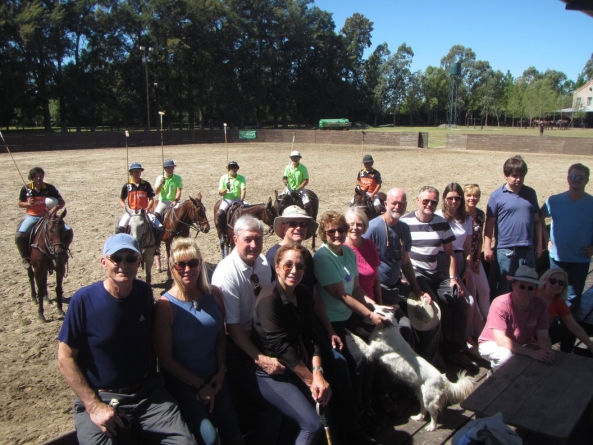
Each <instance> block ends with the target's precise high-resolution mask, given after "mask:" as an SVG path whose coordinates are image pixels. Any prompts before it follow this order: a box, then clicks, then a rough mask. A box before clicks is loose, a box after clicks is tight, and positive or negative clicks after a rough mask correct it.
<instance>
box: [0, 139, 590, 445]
mask: <svg viewBox="0 0 593 445" xmlns="http://www.w3.org/2000/svg"><path fill="white" fill-rule="evenodd" d="M7 142H8V143H9V144H10V141H7ZM228 148H229V159H234V160H236V161H237V162H238V163H239V165H240V166H241V169H240V173H241V174H243V175H245V177H246V179H247V201H248V202H250V203H252V204H255V203H261V202H264V201H266V200H267V199H268V197H270V196H273V193H274V189H277V190H280V189H281V188H282V183H281V177H282V172H283V169H284V166H285V165H286V164H287V162H288V154H289V152H290V149H291V146H290V144H278V145H272V144H233V145H229V146H228ZM294 148H295V149H298V150H300V151H301V153H302V154H303V159H302V162H303V164H305V165H306V166H307V167H308V168H309V173H310V175H311V180H310V186H311V187H310V188H311V189H312V190H314V191H315V192H316V193H317V194H318V195H319V197H320V208H319V211H320V215H321V213H323V212H324V211H326V210H330V209H334V210H342V209H344V208H345V207H346V205H347V203H348V201H349V200H350V198H351V197H352V194H353V188H354V183H355V178H356V173H357V170H358V169H359V168H360V160H361V157H362V156H361V146H347V147H340V148H338V147H336V146H330V145H325V146H324V145H317V146H315V145H308V144H299V143H298V141H297V143H296V144H295V147H294ZM364 152H365V153H367V152H369V153H371V154H372V155H373V157H374V158H375V167H376V168H377V169H378V170H379V171H380V172H381V174H382V177H383V182H384V186H383V189H384V190H387V189H388V188H390V187H392V186H395V185H397V186H399V187H402V188H404V189H405V190H407V191H408V202H409V203H410V204H409V205H408V210H414V209H415V208H416V206H415V201H414V197H415V193H416V191H417V190H418V189H419V188H420V187H421V186H422V185H427V184H430V185H434V186H436V187H437V188H439V189H440V190H442V189H443V187H444V186H445V184H447V183H448V182H452V181H455V182H459V183H460V184H465V183H469V182H471V183H479V184H480V186H481V187H482V190H483V196H482V202H481V205H480V207H482V208H485V204H486V201H487V199H488V196H489V195H490V192H491V191H492V190H493V189H495V188H496V187H498V186H500V185H501V184H502V182H503V179H504V178H503V175H502V164H503V163H504V161H505V159H507V158H508V157H510V156H511V155H512V154H510V153H495V152H465V151H451V150H444V149H431V150H428V151H427V150H419V149H415V148H409V149H406V148H397V149H394V148H381V147H369V149H365V150H364ZM165 157H167V158H173V159H174V160H175V161H176V162H177V164H178V167H177V170H176V172H177V173H178V174H180V175H181V176H182V177H183V181H184V184H185V188H184V191H183V196H184V197H187V196H188V195H191V196H196V195H197V193H198V192H200V191H201V192H202V194H203V200H204V203H205V205H206V207H207V209H208V218H209V219H210V222H211V224H212V227H214V224H213V220H212V208H213V206H214V203H215V201H216V200H217V199H218V197H217V193H216V189H217V187H218V179H219V178H220V176H221V175H222V174H223V173H224V172H225V167H224V166H225V163H226V153H225V149H224V146H223V145H194V146H177V147H165ZM524 157H525V159H526V161H527V163H528V165H529V174H528V175H527V180H526V183H527V184H528V185H530V186H532V187H534V188H535V189H536V191H537V193H538V198H539V200H540V204H541V203H543V201H544V200H545V199H546V198H547V197H548V196H549V195H550V194H554V193H559V192H561V191H564V190H565V188H566V180H565V178H566V169H567V167H568V166H569V165H570V164H572V163H574V162H583V163H584V164H586V165H589V166H593V159H592V157H573V156H564V155H540V154H529V153H528V154H525V155H524ZM15 160H16V163H17V165H18V166H19V168H20V169H21V171H22V172H23V175H26V174H27V172H28V170H29V169H30V168H32V167H34V166H37V165H39V166H41V167H43V168H44V169H45V171H46V178H45V179H46V181H47V182H49V183H52V184H54V185H56V186H57V187H58V189H59V190H60V192H61V193H62V195H63V196H64V199H65V200H66V202H67V208H68V216H67V218H66V221H67V222H68V224H69V225H71V226H72V227H73V229H74V232H75V235H74V242H73V245H72V254H73V258H72V259H71V260H70V266H69V270H70V271H69V275H68V277H67V278H66V279H65V281H64V292H65V296H66V297H70V296H71V295H72V294H73V293H74V292H75V291H76V290H77V289H78V288H79V287H81V286H83V285H86V284H89V283H91V282H93V281H96V280H100V279H102V269H101V268H100V266H99V257H100V252H101V248H102V245H103V242H104V240H105V238H106V237H107V236H108V235H109V234H110V233H112V231H113V225H114V222H115V220H116V218H117V217H118V216H119V215H120V211H121V208H120V207H119V204H118V197H119V192H120V190H121V187H122V185H123V184H124V182H125V181H126V151H125V149H105V150H84V151H83V150H77V151H64V152H43V153H25V154H17V155H15ZM129 160H130V162H132V161H139V162H141V163H142V165H143V167H144V168H145V171H144V174H143V177H144V178H145V179H146V180H148V181H149V182H151V183H153V182H154V180H155V178H156V176H157V175H158V174H159V172H160V165H161V148H160V147H135V148H133V149H130V152H129ZM0 181H1V182H0V184H1V190H2V192H3V194H4V196H5V197H7V199H8V202H7V204H6V205H5V210H4V212H3V216H4V221H5V224H4V225H3V227H2V238H1V239H2V248H3V249H2V251H3V252H4V261H3V262H2V265H1V266H0V274H1V277H2V283H3V286H2V287H1V288H0V298H1V301H2V304H1V306H0V316H1V319H2V320H3V323H2V325H0V388H1V389H0V406H1V407H2V408H1V409H0V443H7V444H9V443H10V444H14V443H18V444H24V443H39V442H43V441H44V440H47V439H49V438H51V437H54V436H56V435H58V434H61V433H63V432H65V431H68V430H70V429H72V428H73V422H72V418H71V407H72V398H73V394H72V392H71V391H70V390H69V388H68V387H67V385H66V384H65V383H64V381H63V379H62V377H61V375H60V373H59V370H58V367H57V363H56V351H57V343H56V340H55V338H56V336H57V334H58V331H59V329H60V325H61V320H60V319H59V318H58V316H57V311H56V310H55V306H47V307H46V311H45V314H46V318H47V319H48V320H49V321H48V322H47V323H45V324H43V323H40V322H39V321H37V311H36V308H35V306H34V305H33V303H32V302H31V299H30V296H29V288H28V281H27V276H26V271H25V270H24V269H22V268H21V266H20V261H18V260H17V255H18V254H17V251H16V247H15V246H14V231H15V229H16V227H17V225H18V223H19V221H20V220H21V218H22V217H23V215H24V212H23V211H22V209H20V208H18V206H17V205H16V202H17V199H18V191H19V189H20V187H21V186H22V183H21V180H20V177H19V176H18V173H17V171H16V169H15V167H14V164H13V162H12V160H11V159H10V157H9V156H8V155H7V154H6V152H5V151H4V153H3V154H1V155H0ZM197 239H198V243H199V244H200V246H201V248H202V251H203V254H204V256H205V258H206V260H207V261H208V262H212V263H216V262H217V261H218V259H219V248H218V243H217V239H216V235H215V230H214V229H213V230H211V232H210V233H209V234H207V235H204V234H200V235H199V236H198V238H197ZM276 241H277V240H276V237H275V236H274V235H268V236H266V240H265V246H264V249H267V248H268V247H270V246H271V245H272V244H274V243H275V242H276ZM165 279H166V275H165V274H164V273H160V274H159V273H156V272H155V273H154V275H153V284H154V285H155V286H154V294H155V297H158V295H159V294H160V293H162V292H163V290H164V288H163V286H162V283H163V282H164V281H165ZM53 283H54V281H53V277H50V292H53V286H54V284H53ZM65 308H67V305H66V306H65Z"/></svg>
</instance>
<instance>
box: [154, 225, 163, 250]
mask: <svg viewBox="0 0 593 445" xmlns="http://www.w3.org/2000/svg"><path fill="white" fill-rule="evenodd" d="M163 236H165V226H161V227H159V228H158V229H155V231H154V244H155V245H156V249H155V251H154V254H155V255H157V256H161V241H162V240H163Z"/></svg>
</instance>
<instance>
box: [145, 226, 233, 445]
mask: <svg viewBox="0 0 593 445" xmlns="http://www.w3.org/2000/svg"><path fill="white" fill-rule="evenodd" d="M169 263H170V266H171V271H172V277H173V280H174V282H175V284H174V285H173V287H172V288H171V289H170V290H169V291H168V292H166V293H165V294H164V295H163V296H162V297H161V298H160V299H159V300H158V301H157V303H156V306H155V313H154V329H153V332H154V344H155V350H156V353H157V357H158V360H159V366H160V370H161V372H162V373H163V375H164V377H165V380H166V382H167V389H168V390H169V391H170V392H171V394H173V396H174V397H175V398H176V399H177V401H178V403H179V407H180V409H181V414H182V416H183V418H184V419H185V421H186V422H187V424H188V426H189V427H190V430H191V431H192V433H193V434H194V436H195V437H196V440H197V441H198V442H199V443H204V444H206V445H209V444H215V443H217V436H218V435H217V432H216V428H217V429H218V433H219V435H220V441H221V442H222V444H224V445H226V444H243V439H242V437H241V431H240V429H239V423H238V421H237V417H236V415H235V411H234V408H233V404H232V400H231V394H230V391H229V387H228V384H227V381H226V378H225V371H226V369H225V361H226V349H225V333H224V326H223V320H224V305H223V303H222V294H221V292H220V289H218V288H217V287H214V286H210V285H209V284H208V279H207V273H206V268H205V264H204V261H203V259H202V255H201V252H200V249H199V248H198V245H197V244H196V242H195V241H194V240H192V239H190V238H176V239H175V240H174V241H173V244H172V246H171V255H170V258H169Z"/></svg>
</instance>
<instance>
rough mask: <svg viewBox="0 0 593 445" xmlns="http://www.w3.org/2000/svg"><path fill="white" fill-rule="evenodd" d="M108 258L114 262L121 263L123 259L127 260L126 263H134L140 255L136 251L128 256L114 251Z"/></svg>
mask: <svg viewBox="0 0 593 445" xmlns="http://www.w3.org/2000/svg"><path fill="white" fill-rule="evenodd" d="M107 259H108V260H109V261H111V262H112V263H113V264H119V263H121V262H122V261H124V260H125V261H126V263H129V264H134V263H136V262H137V261H138V255H136V254H135V253H129V254H128V255H126V256H123V255H120V254H118V253H114V254H113V255H107Z"/></svg>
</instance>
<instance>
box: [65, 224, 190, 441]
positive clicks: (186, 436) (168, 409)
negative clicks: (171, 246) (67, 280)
mask: <svg viewBox="0 0 593 445" xmlns="http://www.w3.org/2000/svg"><path fill="white" fill-rule="evenodd" d="M139 265H140V248H139V246H138V242H137V241H136V240H135V239H134V238H133V237H132V236H130V235H126V234H123V233H120V234H117V235H112V236H111V237H109V238H108V239H107V241H106V243H105V247H104V248H103V256H102V257H101V266H102V267H103V269H104V270H105V272H106V275H107V277H106V278H105V280H103V281H98V282H96V283H94V284H91V285H90V286H86V287H83V288H82V289H80V290H78V291H77V292H76V293H75V294H74V296H73V297H72V300H71V301H70V305H69V307H68V312H67V314H66V318H65V320H64V324H63V325H62V329H61V330H60V334H59V335H58V340H59V341H60V343H59V346H58V365H59V367H60V371H61V372H62V375H63V376H64V378H65V379H66V382H67V383H68V385H70V387H71V388H72V390H73V391H74V392H75V394H76V398H75V400H74V423H75V425H76V431H77V435H78V441H79V443H84V444H111V443H112V440H111V438H112V437H114V436H118V443H126V435H127V434H128V433H131V431H130V427H134V428H135V427H138V428H139V430H140V433H141V434H142V437H143V439H144V441H150V442H155V443H164V444H180V445H181V444H196V441H195V439H194V437H193V436H192V434H191V433H190V431H189V429H188V428H187V426H186V424H185V422H184V421H183V419H182V418H181V414H180V413H179V408H178V407H177V404H176V402H175V400H174V399H173V397H172V396H171V395H170V394H169V393H168V392H167V391H166V390H165V388H164V381H163V378H162V376H161V375H160V374H158V373H157V372H156V369H155V357H154V354H153V350H152V341H151V337H150V330H151V325H152V315H153V308H154V300H153V296H152V290H151V288H150V286H149V285H148V284H146V283H144V282H143V281H140V280H136V279H135V278H136V274H137V272H138V266H139ZM114 400H115V401H116V402H115V403H114V402H113V401H114ZM143 443H144V442H143Z"/></svg>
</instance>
